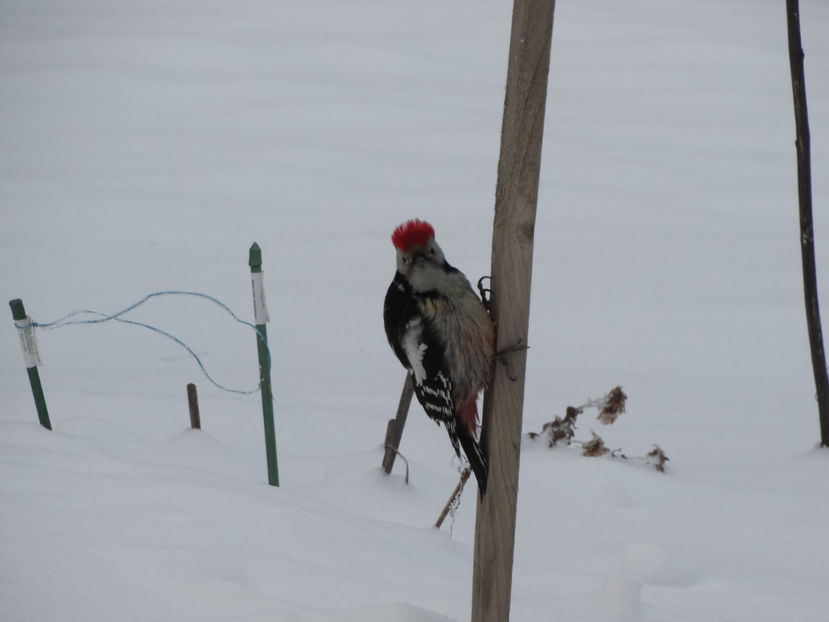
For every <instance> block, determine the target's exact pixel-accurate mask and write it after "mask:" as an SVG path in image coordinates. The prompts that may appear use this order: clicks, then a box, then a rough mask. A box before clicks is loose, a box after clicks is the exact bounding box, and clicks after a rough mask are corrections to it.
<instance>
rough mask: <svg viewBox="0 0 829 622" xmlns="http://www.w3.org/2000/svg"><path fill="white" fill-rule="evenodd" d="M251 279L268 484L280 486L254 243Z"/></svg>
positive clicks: (264, 311) (261, 290)
mask: <svg viewBox="0 0 829 622" xmlns="http://www.w3.org/2000/svg"><path fill="white" fill-rule="evenodd" d="M249 257H250V258H249V260H248V265H250V278H251V281H252V283H253V317H254V321H255V322H256V329H257V330H258V331H259V332H258V333H257V335H256V348H257V351H258V352H259V388H260V389H261V391H262V418H263V419H264V422H265V453H266V455H267V458H268V483H269V484H270V485H271V486H279V467H278V466H277V462H276V430H275V428H274V423H273V391H272V390H271V356H270V350H269V348H268V328H267V326H266V323H267V322H268V321H269V320H270V318H269V317H268V308H267V307H266V306H265V289H264V287H263V285H262V249H261V248H259V245H258V244H257V243H256V242H254V243H253V245H252V246H251V247H250V256H249Z"/></svg>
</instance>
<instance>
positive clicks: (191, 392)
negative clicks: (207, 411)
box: [187, 382, 201, 430]
mask: <svg viewBox="0 0 829 622" xmlns="http://www.w3.org/2000/svg"><path fill="white" fill-rule="evenodd" d="M187 404H188V405H189V406H190V427H191V428H192V429H193V430H201V416H200V415H199V394H198V392H197V391H196V385H194V384H193V383H192V382H191V383H189V384H188V385H187Z"/></svg>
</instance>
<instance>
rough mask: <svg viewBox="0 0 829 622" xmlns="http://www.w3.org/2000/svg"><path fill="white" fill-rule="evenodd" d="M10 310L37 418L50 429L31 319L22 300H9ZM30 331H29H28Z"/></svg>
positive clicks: (50, 424)
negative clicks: (18, 338) (18, 337)
mask: <svg viewBox="0 0 829 622" xmlns="http://www.w3.org/2000/svg"><path fill="white" fill-rule="evenodd" d="M9 306H10V307H11V310H12V318H13V319H14V325H15V327H16V328H17V330H18V333H19V335H20V347H21V349H22V350H23V362H24V363H25V364H26V372H27V373H28V375H29V386H31V387H32V396H33V397H34V399H35V409H36V410H37V418H38V420H39V421H40V425H42V426H43V427H44V428H46V429H47V430H51V429H52V422H51V421H50V420H49V410H48V409H47V408H46V397H45V396H44V395H43V385H42V384H41V382H40V373H39V372H38V371H37V366H38V364H39V357H38V355H37V342H36V341H35V337H34V327H33V326H32V325H31V324H32V322H31V320H30V319H29V318H28V317H27V316H26V309H25V308H24V307H23V301H22V300H20V298H15V299H14V300H10V301H9ZM29 331H31V332H29Z"/></svg>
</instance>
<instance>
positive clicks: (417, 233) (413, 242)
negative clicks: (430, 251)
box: [391, 218, 435, 253]
mask: <svg viewBox="0 0 829 622" xmlns="http://www.w3.org/2000/svg"><path fill="white" fill-rule="evenodd" d="M433 237H435V229H434V227H432V225H430V224H429V223H428V222H426V221H425V220H420V219H418V218H415V219H413V220H410V221H408V222H404V223H403V224H402V225H400V226H399V227H397V229H395V230H394V233H392V234H391V243H392V244H394V247H395V248H399V249H400V250H401V251H403V252H404V253H405V252H406V251H408V250H409V249H410V248H412V247H413V246H425V245H426V243H427V242H428V241H429V240H430V239H431V238H433Z"/></svg>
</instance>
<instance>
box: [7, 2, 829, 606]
mask: <svg viewBox="0 0 829 622" xmlns="http://www.w3.org/2000/svg"><path fill="white" fill-rule="evenodd" d="M509 5H510V3H508V2H496V1H494V0H453V1H450V2H446V1H440V2H438V1H435V0H422V1H419V2H398V1H393V0H392V1H389V0H382V1H381V0H353V1H350V2H336V1H334V0H307V1H305V2H290V3H289V2H279V1H277V2H263V1H262V0H242V1H239V2H233V3H228V2H219V1H218V0H200V1H196V0H155V1H153V0H146V1H139V0H120V1H118V2H111V1H109V0H79V1H77V2H72V3H66V2H58V1H57V0H3V1H2V4H0V15H1V17H0V111H1V112H2V114H0V136H2V143H3V149H2V151H0V205H1V206H2V207H0V262H1V263H0V265H2V269H1V270H0V292H2V294H3V295H4V296H5V299H11V298H17V297H20V298H22V299H23V300H24V302H25V304H26V307H27V310H28V311H29V313H30V314H31V315H32V316H33V317H34V318H35V319H36V320H38V321H42V322H44V321H48V320H53V319H55V318H57V317H59V316H61V315H63V314H65V313H68V312H70V311H74V310H76V309H96V310H99V311H105V312H114V311H117V310H120V309H122V308H124V307H126V306H127V305H129V304H130V303H132V302H134V301H136V300H138V299H140V298H141V297H143V296H144V295H146V294H148V293H150V292H153V291H158V290H165V289H187V290H196V291H201V292H205V293H208V294H211V295H213V296H217V297H218V298H220V299H221V300H223V301H224V302H225V303H227V304H228V305H230V307H231V308H233V309H234V310H236V311H237V312H238V313H240V314H241V315H242V316H243V317H245V318H247V319H252V317H251V316H252V308H251V306H252V305H251V300H250V296H251V294H250V282H249V277H248V266H247V252H248V247H249V246H250V244H251V243H252V242H253V241H254V240H255V241H257V242H258V243H259V244H260V245H261V246H262V249H263V258H264V270H265V285H266V288H267V295H268V302H269V305H270V315H271V319H272V322H271V324H270V327H269V331H270V336H271V345H272V348H273V351H274V371H273V379H274V386H275V393H276V417H277V434H278V448H279V459H280V463H279V466H280V476H281V481H282V486H281V487H280V488H278V489H277V488H274V487H270V486H268V485H267V480H266V472H265V458H264V451H263V449H264V447H263V446H264V443H263V440H262V431H261V428H262V422H261V415H260V407H259V398H258V396H256V395H250V396H238V395H233V394H229V393H224V392H221V391H219V390H217V389H215V388H213V387H212V386H210V385H209V384H208V383H207V381H206V380H205V379H204V377H203V376H202V375H201V374H200V371H199V370H198V367H197V365H196V364H195V362H194V361H193V360H192V359H191V358H190V357H189V355H188V354H187V353H186V352H185V351H184V350H182V349H181V348H180V347H179V346H177V345H176V344H175V343H172V342H171V341H169V340H166V339H164V338H163V337H161V336H159V335H157V334H153V333H150V332H147V331H145V330H143V329H141V328H138V327H134V326H127V325H119V324H114V323H111V324H106V325H100V326H82V327H68V328H63V329H60V330H54V331H40V332H39V333H38V338H39V343H40V349H41V354H42V357H43V360H44V365H43V367H41V376H42V378H43V383H44V386H45V389H46V397H47V400H48V403H49V407H50V412H51V417H52V422H53V426H54V431H53V432H48V431H46V430H44V429H42V428H40V427H39V426H38V425H37V419H36V416H35V412H34V407H33V404H32V400H31V395H30V392H29V388H28V385H27V381H26V374H25V372H24V370H23V366H22V362H21V358H20V352H19V348H18V344H17V336H16V334H15V329H14V327H13V325H12V322H11V321H10V319H11V318H10V317H9V318H8V319H9V321H8V322H7V323H6V324H5V328H2V329H0V352H2V353H3V356H2V357H0V446H2V448H0V495H2V496H0V508H2V509H0V560H2V562H0V619H2V620H15V621H16V620H27V621H46V620H49V621H51V620H78V621H80V620H84V621H86V620H142V621H143V620H172V619H175V620H194V621H195V620H199V621H204V620H286V621H302V622H320V621H325V622H343V621H357V620H359V621H369V622H372V621H380V620H383V621H393V622H394V621H399V622H433V621H434V622H437V621H439V620H454V621H460V620H468V619H469V607H470V594H471V571H472V543H473V530H474V518H475V517H474V507H475V504H474V487H473V486H474V484H470V488H469V489H468V490H467V491H466V494H465V495H464V498H463V501H462V504H461V507H460V509H459V510H458V512H457V514H456V516H455V518H454V521H453V523H452V524H451V526H450V525H449V523H448V522H447V524H446V525H445V526H444V528H443V529H442V530H439V531H438V530H435V529H434V528H432V527H431V525H432V523H433V522H434V520H435V519H436V517H437V515H438V513H439V511H440V509H441V507H442V506H443V503H444V502H445V501H446V499H447V497H448V495H449V493H450V491H451V490H452V488H453V487H454V485H455V483H456V482H457V467H458V465H457V463H456V462H453V460H452V455H451V449H450V446H449V444H448V442H447V440H446V436H445V433H444V432H443V431H441V430H438V429H436V428H435V427H434V425H433V424H431V423H430V422H429V421H428V420H427V419H426V417H424V416H422V413H421V411H420V409H419V408H413V409H412V415H411V416H410V417H409V423H408V425H407V429H406V433H405V435H404V438H403V443H402V446H401V450H402V452H403V453H404V454H405V455H406V457H407V458H408V460H409V462H410V465H411V483H410V484H409V485H405V484H404V482H403V471H402V468H403V465H402V464H401V463H400V462H398V464H397V466H396V467H395V472H394V474H393V475H392V476H390V477H386V476H384V475H383V474H382V473H381V471H380V469H379V464H380V461H381V457H382V447H381V445H382V439H383V434H384V432H385V426H386V420H387V419H388V418H389V417H390V416H392V415H393V412H394V409H395V408H396V404H397V399H398V396H399V391H400V387H401V384H402V380H403V373H402V370H401V369H400V368H399V365H398V364H397V362H396V360H395V359H394V357H393V355H392V353H391V351H390V350H389V348H388V346H387V344H386V343H385V337H384V335H383V330H382V322H381V305H382V299H383V296H384V293H385V288H386V286H387V283H388V281H389V280H390V279H391V276H392V272H393V269H394V268H393V266H394V264H393V252H392V248H391V245H390V243H389V239H388V236H389V235H390V233H391V231H392V229H393V227H394V226H396V225H397V224H398V223H399V222H401V221H403V220H405V219H406V218H409V217H413V216H418V217H421V218H426V219H428V220H430V221H431V222H432V223H433V224H434V225H435V227H436V229H437V231H438V237H439V240H440V242H441V244H442V245H443V247H444V249H445V250H446V252H447V256H448V258H449V260H450V261H452V262H453V263H455V264H456V265H458V266H460V267H461V268H462V269H464V270H465V271H466V272H467V273H468V274H469V275H470V276H472V277H474V278H477V276H478V275H481V274H486V273H487V272H488V266H489V250H490V235H491V233H490V232H491V225H492V205H493V195H494V184H495V171H496V163H497V156H498V145H499V132H500V119H501V107H502V103H503V85H504V80H505V76H506V57H507V44H508V37H509V26H510V6H509ZM557 5H558V6H557V7H556V23H555V29H554V41H553V48H552V66H551V73H550V85H549V99H548V112H547V125H546V136H545V142H544V158H543V166H542V168H543V170H542V177H543V179H542V184H541V189H540V204H539V210H538V223H537V227H536V236H535V242H536V245H535V262H534V267H533V272H534V275H533V276H534V280H533V301H532V316H531V329H530V344H531V350H530V351H529V358H528V376H527V383H526V391H527V396H526V409H525V414H524V429H525V431H532V430H539V429H540V428H541V426H542V425H543V423H544V422H546V421H549V420H551V419H552V418H553V417H554V416H555V415H557V414H558V415H562V414H563V413H564V408H565V407H566V406H567V405H568V404H578V403H582V402H584V401H585V400H586V399H587V398H591V397H592V398H595V397H598V396H599V395H600V394H602V393H604V392H606V391H608V390H609V389H610V388H612V387H613V386H615V385H616V384H621V385H623V386H624V389H625V391H626V392H627V394H628V396H629V401H628V413H627V414H625V415H623V416H622V417H621V418H620V420H619V421H618V422H617V423H616V424H614V425H613V426H612V427H608V428H605V427H601V426H599V425H598V424H597V422H591V421H590V419H589V416H588V415H584V416H583V418H582V420H581V422H580V429H579V437H580V438H589V434H590V429H591V428H592V429H594V430H595V431H597V432H598V433H600V434H602V436H603V437H604V438H605V441H606V442H607V444H608V445H609V446H610V447H612V448H616V447H621V448H623V449H624V451H625V452H626V453H627V454H629V455H643V454H644V453H646V452H648V451H649V450H650V449H651V446H652V444H654V443H658V444H659V445H660V446H661V447H662V448H663V449H664V450H665V451H666V453H667V454H668V456H669V457H670V462H669V463H668V472H667V473H666V474H664V475H662V474H659V473H657V472H655V471H653V470H652V469H648V468H646V467H643V466H641V465H634V464H630V463H625V462H624V461H621V460H613V459H610V458H607V457H605V458H584V457H582V456H581V455H580V454H579V451H578V450H577V449H576V448H569V449H567V448H564V449H560V448H557V449H555V450H550V449H548V448H547V447H546V446H545V445H544V443H540V442H537V441H536V442H531V441H529V440H527V441H526V442H525V443H524V445H523V449H522V460H521V479H520V481H521V489H520V495H519V508H518V528H517V541H516V558H515V572H514V582H513V603H512V613H513V615H512V619H513V620H517V621H536V620H564V621H594V620H624V621H635V622H641V621H645V622H653V621H669V620H670V621H674V620H684V621H703V620H705V621H708V620H723V621H733V620H746V621H747V620H751V621H752V622H761V621H768V622H779V620H783V619H789V620H798V621H799V622H811V621H817V620H824V619H825V597H824V594H825V591H826V585H827V580H828V579H829V570H827V568H829V565H828V564H827V559H828V558H829V532H828V531H827V529H826V525H827V524H829V454H827V453H826V451H825V450H819V449H817V448H816V445H815V443H816V441H817V439H818V426H817V413H816V405H815V402H814V397H813V396H814V387H813V383H812V380H811V368H810V362H809V353H808V344H807V336H806V329H805V321H804V317H803V310H802V293H801V289H800V287H801V285H800V265H799V246H798V237H799V233H798V220H797V203H796V177H795V168H794V166H795V152H794V146H793V143H794V123H793V115H792V110H791V91H790V83H789V74H788V59H787V52H786V26H785V11H784V3H783V2H782V1H779V2H774V1H772V0H731V1H729V2H723V1H722V0H699V1H698V2H687V1H686V0H636V1H634V0H581V1H579V2H576V1H574V0H559V2H558V3H557ZM801 9H802V21H803V37H804V44H805V50H806V70H807V88H808V95H809V105H810V115H811V124H812V125H811V128H812V149H813V150H812V155H813V177H814V200H815V209H816V214H815V216H816V239H817V246H818V247H817V250H818V271H819V275H820V277H821V278H823V282H824V283H825V282H826V280H825V279H826V275H827V274H829V260H827V254H826V253H827V250H826V249H827V245H828V244H829V220H828V219H827V218H826V210H825V206H826V205H827V204H829V175H828V174H827V171H829V38H827V37H826V33H827V32H829V5H827V4H826V3H825V2H823V1H822V0H803V1H802V2H801ZM821 294H822V296H823V299H824V301H826V304H829V290H827V289H826V288H825V287H824V288H823V290H822V291H821ZM130 318H131V319H135V320H139V321H145V322H149V323H151V324H154V325H156V326H158V327H160V328H163V329H164V330H167V331H170V332H172V333H173V334H175V335H176V336H178V337H179V338H181V339H183V340H184V341H186V342H187V343H188V344H189V345H191V346H192V347H193V348H194V349H195V350H196V351H197V352H198V353H199V355H200V356H201V358H202V359H203V361H204V363H205V365H206V366H207V368H208V370H209V371H210V372H211V373H212V374H213V375H214V376H215V377H216V378H217V379H218V380H219V381H220V382H222V383H223V384H226V385H229V386H232V387H238V388H243V389H247V388H252V387H255V385H256V381H257V363H256V357H255V354H254V349H255V346H254V342H255V339H254V336H253V334H252V333H251V331H250V330H249V329H247V328H245V327H244V326H241V325H239V324H235V323H234V322H233V321H232V320H230V319H229V318H228V317H227V316H226V315H225V314H223V312H222V311H221V310H220V309H219V308H218V307H216V306H215V305H212V304H210V303H209V302H205V301H200V300H190V299H183V298H158V299H154V300H153V301H152V302H150V303H148V304H147V305H144V306H143V307H141V308H140V309H138V310H136V311H135V312H134V313H133V314H131V316H130ZM190 381H194V382H196V383H198V385H199V392H200V393H199V394H200V403H201V411H202V422H203V428H204V429H203V431H201V432H198V431H191V430H189V429H188V427H189V426H188V415H187V405H186V393H185V385H186V383H187V382H190ZM599 428H601V429H599Z"/></svg>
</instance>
